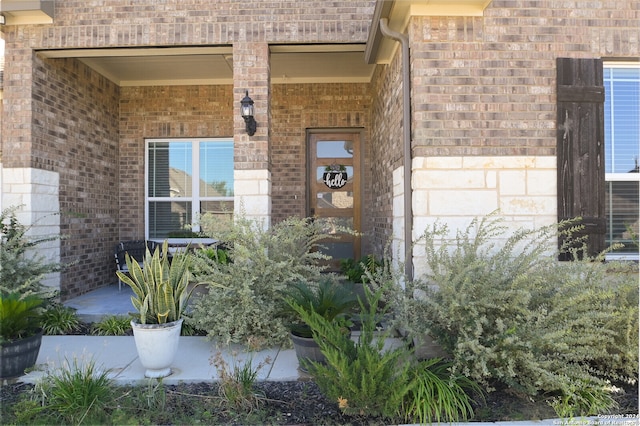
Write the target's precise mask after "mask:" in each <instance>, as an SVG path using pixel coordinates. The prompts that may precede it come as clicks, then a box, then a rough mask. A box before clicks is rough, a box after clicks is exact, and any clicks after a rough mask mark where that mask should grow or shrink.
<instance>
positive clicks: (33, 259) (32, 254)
mask: <svg viewBox="0 0 640 426" xmlns="http://www.w3.org/2000/svg"><path fill="white" fill-rule="evenodd" d="M18 208H19V206H14V207H9V208H7V209H5V210H3V211H2V213H0V265H2V267H0V294H9V293H20V294H22V295H23V296H28V295H31V294H37V295H39V296H40V297H42V298H45V299H46V298H50V297H53V295H54V291H53V290H51V289H47V288H43V286H42V285H41V281H42V279H43V278H44V277H45V275H46V274H48V273H51V272H57V271H60V270H61V269H62V267H63V265H62V264H61V263H57V262H48V261H47V260H46V258H45V257H44V256H43V255H42V254H41V253H38V246H39V245H41V244H43V243H45V242H48V241H55V240H57V239H59V238H60V237H59V236H41V237H32V236H29V235H28V233H29V231H30V229H31V227H30V226H25V225H22V224H21V223H20V222H19V221H18V218H17V216H16V211H17V210H18Z"/></svg>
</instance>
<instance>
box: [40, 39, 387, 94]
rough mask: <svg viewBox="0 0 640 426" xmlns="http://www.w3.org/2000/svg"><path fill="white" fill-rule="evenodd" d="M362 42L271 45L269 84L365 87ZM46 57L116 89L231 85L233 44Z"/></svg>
mask: <svg viewBox="0 0 640 426" xmlns="http://www.w3.org/2000/svg"><path fill="white" fill-rule="evenodd" d="M364 49H365V45H364V44H323V45H320V44H317V45H313V44H306V45H271V46H270V51H271V58H270V66H271V82H272V83H275V84H294V83H368V82H370V81H371V76H372V75H373V71H374V68H375V65H369V64H366V63H365V61H364ZM38 54H39V55H40V56H41V57H44V58H52V59H56V58H76V59H78V60H80V61H82V62H83V63H85V64H86V65H88V66H89V67H91V68H93V69H94V70H96V71H97V72H99V73H100V74H102V75H103V76H105V77H107V78H108V79H109V80H111V81H113V82H114V83H116V84H117V85H119V86H123V87H124V86H161V85H173V86H175V85H200V84H204V85H209V84H233V47H232V46H179V47H178V46H174V47H144V48H131V47H129V48H100V49H56V50H40V51H38Z"/></svg>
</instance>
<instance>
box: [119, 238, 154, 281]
mask: <svg viewBox="0 0 640 426" xmlns="http://www.w3.org/2000/svg"><path fill="white" fill-rule="evenodd" d="M157 245H158V244H157V243H156V242H155V241H145V240H132V241H121V242H119V243H118V244H117V245H116V248H115V250H114V257H115V259H116V268H118V271H122V272H125V273H126V272H129V268H128V267H127V262H126V254H127V253H129V256H131V257H132V258H133V259H135V260H136V261H137V262H138V264H139V265H140V266H141V267H142V264H143V261H144V256H145V254H146V249H147V248H149V251H151V253H153V252H154V251H155V249H156V246H157ZM120 290H122V281H121V280H120V279H118V291H120Z"/></svg>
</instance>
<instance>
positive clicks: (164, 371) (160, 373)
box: [131, 319, 183, 378]
mask: <svg viewBox="0 0 640 426" xmlns="http://www.w3.org/2000/svg"><path fill="white" fill-rule="evenodd" d="M182 321H183V320H182V319H179V320H178V321H174V322H169V323H166V324H138V323H136V322H134V321H131V327H132V328H133V338H134V340H135V342H136V349H137V350H138V357H139V358H140V362H141V363H142V366H143V367H144V368H146V371H145V373H144V375H145V377H151V378H160V377H166V376H168V375H170V374H171V364H172V363H173V360H174V359H175V357H176V353H177V352H178V343H179V342H180V331H181V330H182Z"/></svg>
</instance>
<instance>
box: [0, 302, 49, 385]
mask: <svg viewBox="0 0 640 426" xmlns="http://www.w3.org/2000/svg"><path fill="white" fill-rule="evenodd" d="M42 303H43V301H42V299H41V298H40V297H38V296H36V295H33V294H32V295H29V296H25V297H21V295H20V294H18V293H10V294H2V295H0V355H1V356H0V359H1V360H2V362H1V363H0V378H3V379H4V378H10V377H17V376H20V375H22V374H24V371H25V370H26V369H27V368H31V367H33V365H34V364H35V363H36V360H37V359H38V352H39V351H40V344H41V342H42V328H41V327H40V309H41V307H42Z"/></svg>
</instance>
